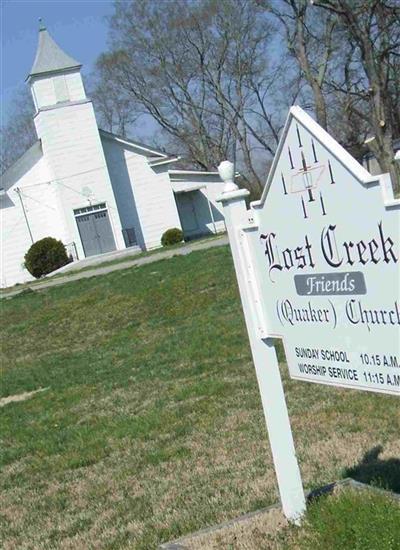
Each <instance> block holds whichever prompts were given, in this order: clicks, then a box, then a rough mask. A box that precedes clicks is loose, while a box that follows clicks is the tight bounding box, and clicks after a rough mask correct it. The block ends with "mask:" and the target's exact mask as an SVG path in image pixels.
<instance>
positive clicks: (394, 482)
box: [344, 445, 400, 493]
mask: <svg viewBox="0 0 400 550" xmlns="http://www.w3.org/2000/svg"><path fill="white" fill-rule="evenodd" d="M382 451H383V447H382V446H381V445H378V446H376V447H373V448H372V449H371V450H370V451H368V452H367V453H365V455H364V456H363V458H362V460H361V461H360V462H359V463H358V464H356V465H355V466H353V467H352V468H347V469H346V470H345V471H344V476H345V477H351V478H353V479H355V480H356V481H361V483H367V484H369V485H374V486H378V487H381V488H382V489H387V490H390V491H393V492H394V493H400V459H398V458H388V459H386V460H381V459H380V458H379V455H380V454H381V452H382Z"/></svg>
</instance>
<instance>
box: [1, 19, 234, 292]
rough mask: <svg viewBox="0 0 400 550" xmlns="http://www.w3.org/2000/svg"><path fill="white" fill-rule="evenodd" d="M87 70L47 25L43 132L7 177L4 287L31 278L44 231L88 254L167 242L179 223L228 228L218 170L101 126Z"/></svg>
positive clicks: (42, 56)
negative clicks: (182, 163)
mask: <svg viewBox="0 0 400 550" xmlns="http://www.w3.org/2000/svg"><path fill="white" fill-rule="evenodd" d="M80 69H81V64H80V63H78V62H77V61H75V60H74V59H72V58H71V57H70V56H69V55H67V54H66V53H65V52H64V51H63V50H62V49H61V48H60V47H59V46H58V45H57V44H56V42H55V41H54V40H53V39H52V37H51V36H50V34H49V33H48V31H47V30H46V29H45V28H41V29H40V32H39V44H38V49H37V53H36V57H35V60H34V63H33V66H32V69H31V72H30V74H29V76H28V78H27V81H28V84H29V86H30V88H31V91H32V96H33V100H34V104H35V110H36V113H35V115H34V123H35V127H36V132H37V136H38V140H37V141H36V142H35V143H34V144H33V145H32V146H31V147H30V148H29V149H28V150H27V151H26V152H25V153H24V154H23V155H22V156H21V157H20V158H19V159H18V160H17V161H16V162H15V163H14V164H13V165H12V166H11V167H10V168H9V169H8V170H7V171H6V172H5V173H4V174H3V176H2V182H1V189H0V208H1V286H2V287H5V286H11V285H14V284H15V283H22V282H25V281H29V280H31V279H32V277H31V276H30V274H29V273H28V271H27V270H26V269H25V268H24V255H25V253H26V252H27V250H28V249H29V247H30V246H31V244H32V243H33V242H36V241H37V240H39V239H42V238H43V237H48V236H51V237H55V238H57V239H60V240H61V241H62V242H63V243H64V244H65V245H66V247H67V251H68V253H70V254H71V255H72V256H73V258H74V259H82V258H85V257H88V256H93V255H99V254H104V253H107V252H111V251H113V250H122V249H124V248H127V247H140V249H142V250H149V249H152V248H156V247H159V246H161V236H162V234H163V233H164V231H166V230H167V229H170V228H172V227H178V228H181V229H182V230H183V233H184V235H185V238H186V239H187V238H193V237H195V236H197V235H205V234H212V233H218V232H220V231H223V230H224V229H225V225H224V220H223V216H222V213H221V207H220V205H219V204H218V203H217V202H216V200H215V199H216V197H217V196H218V195H219V194H220V193H221V190H222V183H221V181H220V179H219V177H218V173H217V172H201V171H190V170H177V169H175V170H174V169H173V166H174V162H177V161H178V160H179V157H171V156H169V155H166V154H165V153H163V152H161V151H158V150H156V149H154V148H152V147H148V146H146V145H143V144H142V143H138V142H136V141H132V140H130V139H126V138H122V137H120V136H117V135H115V134H112V133H109V132H106V131H104V130H101V129H99V127H98V125H97V122H96V116H95V112H94V109H93V104H92V102H91V100H90V99H89V98H88V97H87V96H86V93H85V88H84V85H83V81H82V76H81V73H80Z"/></svg>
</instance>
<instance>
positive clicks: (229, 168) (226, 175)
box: [218, 160, 239, 193]
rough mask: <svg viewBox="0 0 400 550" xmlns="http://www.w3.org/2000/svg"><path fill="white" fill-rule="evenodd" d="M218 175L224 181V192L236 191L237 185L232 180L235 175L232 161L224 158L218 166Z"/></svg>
mask: <svg viewBox="0 0 400 550" xmlns="http://www.w3.org/2000/svg"><path fill="white" fill-rule="evenodd" d="M218 173H219V177H220V178H221V179H222V181H223V182H224V183H225V186H224V190H223V192H224V193H229V192H230V191H236V190H237V189H239V187H238V186H237V185H236V184H235V182H234V181H233V178H234V176H235V167H234V165H233V163H232V162H230V161H229V160H224V161H222V162H221V164H220V165H219V166H218Z"/></svg>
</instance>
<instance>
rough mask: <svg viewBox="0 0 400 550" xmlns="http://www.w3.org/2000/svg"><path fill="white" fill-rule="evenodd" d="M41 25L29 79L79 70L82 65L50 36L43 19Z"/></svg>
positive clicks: (40, 21)
mask: <svg viewBox="0 0 400 550" xmlns="http://www.w3.org/2000/svg"><path fill="white" fill-rule="evenodd" d="M39 23H40V26H39V43H38V48H37V51H36V57H35V61H34V62H33V65H32V69H31V72H30V73H29V76H28V78H30V77H32V76H37V75H43V74H47V73H52V72H60V71H65V70H67V69H79V68H80V67H81V66H82V64H81V63H79V62H78V61H76V60H75V59H73V58H72V57H71V56H69V55H68V54H66V53H65V52H64V51H63V50H62V49H61V48H60V46H59V45H58V44H57V43H56V42H55V41H54V40H53V38H52V37H51V36H50V34H49V32H48V31H47V29H46V27H45V26H44V24H43V22H42V20H41V19H39Z"/></svg>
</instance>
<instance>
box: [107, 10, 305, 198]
mask: <svg viewBox="0 0 400 550" xmlns="http://www.w3.org/2000/svg"><path fill="white" fill-rule="evenodd" d="M273 40H274V28H273V27H272V25H271V24H270V23H269V21H268V17H267V16H266V14H265V11H264V10H262V9H260V8H259V7H258V6H256V4H255V3H254V2H249V1H247V0H220V1H217V0H203V1H202V2H191V1H190V0H171V1H170V2H169V3H168V9H165V4H162V3H156V2H148V1H146V0H136V1H135V2H117V3H116V6H115V14H114V16H113V17H112V19H111V46H112V49H111V51H110V52H109V53H107V54H104V55H102V56H101V57H100V59H99V61H98V68H99V70H100V71H101V73H102V78H103V79H106V80H107V81H112V82H114V83H115V84H116V85H117V86H118V87H120V88H121V89H122V90H123V93H124V95H125V96H126V97H130V98H131V101H132V105H135V108H137V105H138V104H139V105H140V107H141V108H142V109H143V111H144V112H146V113H148V114H150V115H151V116H152V117H153V118H154V120H155V121H156V122H157V123H158V124H159V126H160V128H161V129H162V131H163V132H164V134H166V135H169V136H170V138H171V139H172V140H173V142H174V143H180V144H181V151H182V152H183V153H184V154H186V155H187V156H188V157H189V158H190V159H192V160H193V161H194V162H195V163H196V164H197V165H198V166H200V167H203V168H206V169H210V168H215V167H216V165H217V164H218V163H219V162H220V160H221V159H223V158H226V157H227V156H229V157H232V155H233V149H234V148H236V150H237V160H238V162H239V168H240V170H241V172H242V173H243V175H244V178H245V182H246V185H247V186H248V187H249V188H253V189H258V190H259V189H260V188H261V186H262V183H263V180H264V173H262V172H264V169H263V168H261V163H259V162H258V161H257V159H258V158H259V157H260V151H261V152H262V153H263V155H264V158H267V157H268V158H270V157H271V156H272V155H273V154H274V152H275V149H276V146H277V143H278V138H279V132H280V129H281V127H282V124H283V120H284V116H285V114H286V113H285V111H286V110H287V107H288V106H289V105H290V104H291V102H292V101H293V99H294V98H295V97H296V95H297V93H298V92H297V91H293V86H292V84H293V83H294V84H295V85H296V84H297V82H298V81H297V80H296V76H297V71H296V70H294V71H293V67H284V66H282V63H278V62H277V63H275V64H274V63H273V62H271V59H272V58H273V54H272V53H271V54H270V55H269V58H270V59H268V52H269V47H270V45H271V44H272V42H273ZM284 70H286V73H287V76H288V77H290V78H287V79H286V81H287V82H288V84H287V86H285V85H282V82H283V81H280V79H279V77H280V75H281V74H282V73H283V71H284Z"/></svg>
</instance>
